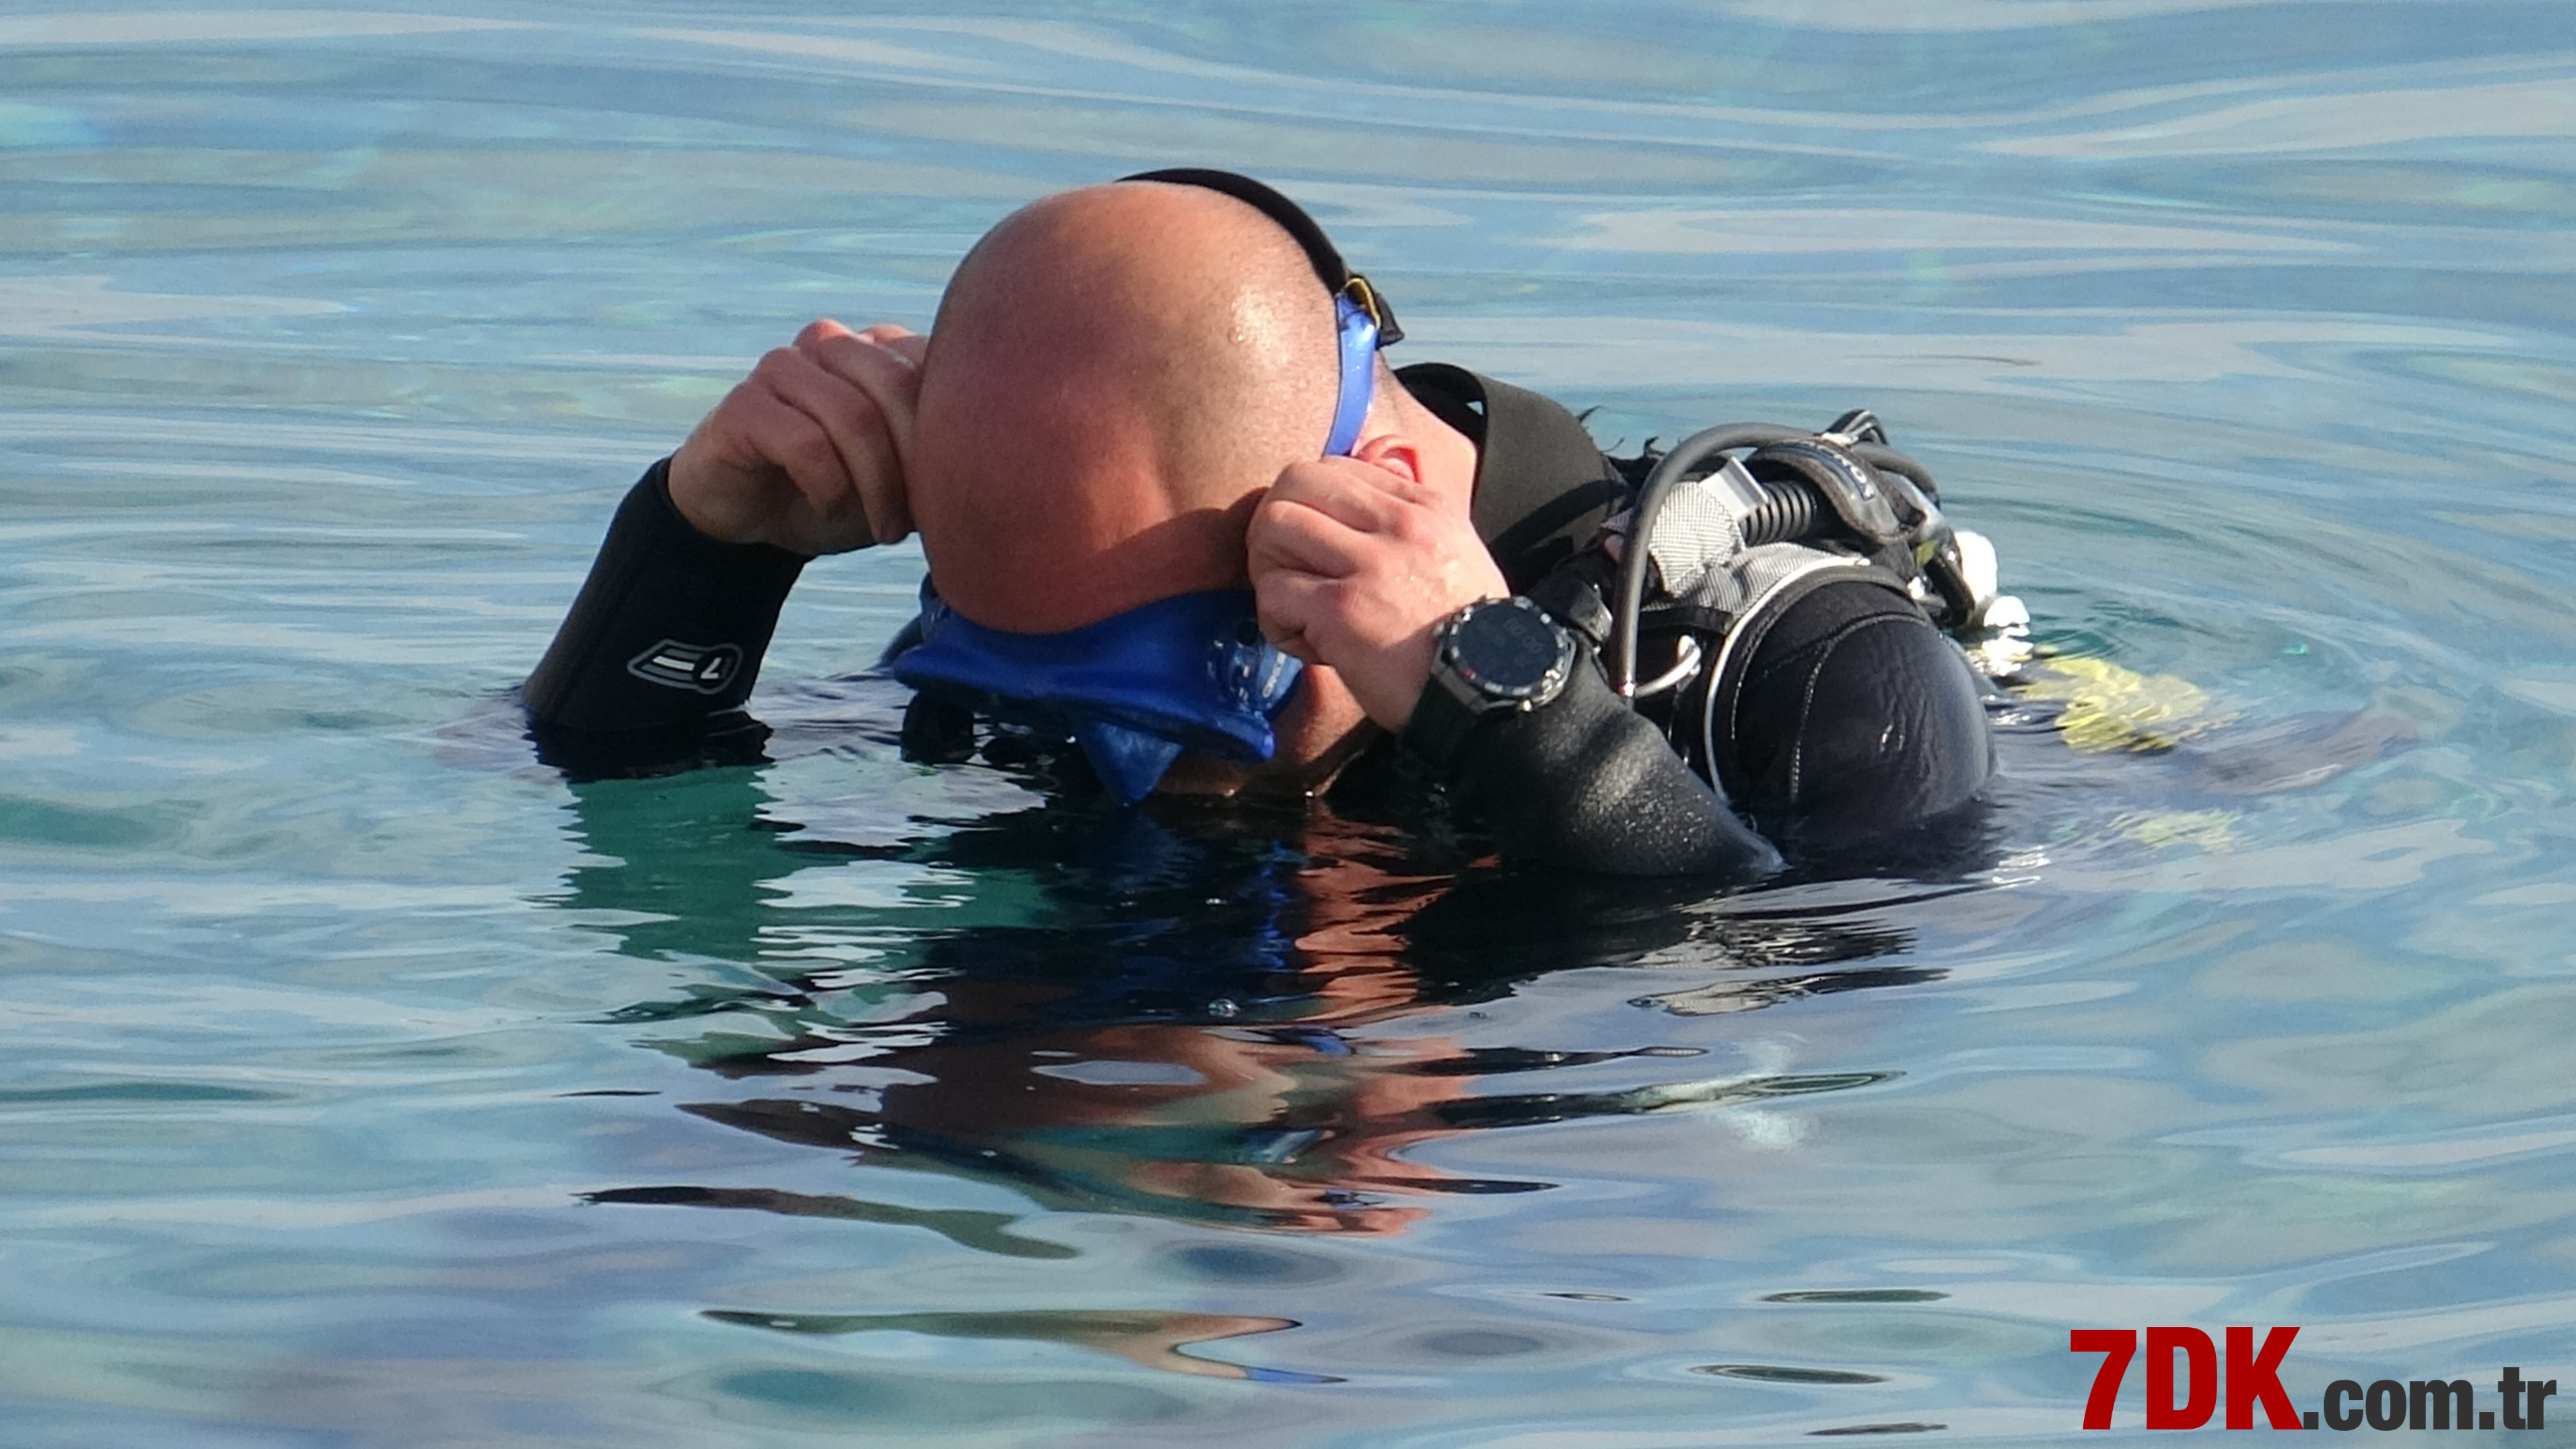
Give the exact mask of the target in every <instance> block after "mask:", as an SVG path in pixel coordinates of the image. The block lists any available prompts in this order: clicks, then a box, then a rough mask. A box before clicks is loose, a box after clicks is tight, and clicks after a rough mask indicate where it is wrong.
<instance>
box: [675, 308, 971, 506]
mask: <svg viewBox="0 0 2576 1449" xmlns="http://www.w3.org/2000/svg"><path fill="white" fill-rule="evenodd" d="M929 345H930V339H929V338H927V337H922V336H918V335H916V334H914V333H912V332H910V331H907V330H905V329H904V328H901V327H897V326H894V325H892V324H891V323H881V324H879V325H877V326H874V327H871V328H869V329H867V330H866V331H864V332H852V331H851V330H850V329H849V328H847V327H844V326H842V325H841V324H840V323H838V322H834V321H832V320H830V319H829V318H825V319H821V320H818V321H815V322H812V323H809V324H807V325H806V328H805V330H804V331H802V332H799V333H797V334H796V341H795V343H794V345H792V346H788V347H781V348H778V349H777V350H775V351H773V352H771V353H770V354H769V355H767V356H765V357H763V358H761V359H760V363H759V365H758V366H756V367H754V368H753V369H752V370H751V375H750V376H749V377H746V378H744V379H743V380H742V381H741V382H740V383H739V384H737V385H736V386H735V387H734V390H733V391H731V392H729V393H726V394H725V397H724V401H722V402H720V403H717V404H716V406H715V411H713V412H711V413H708V414H707V416H706V419H705V421H703V422H701V423H699V424H698V426H697V430H696V431H695V432H692V433H690V434H689V440H688V441H687V442H685V443H682V444H681V445H680V450H679V451H678V452H676V453H673V454H672V455H671V502H672V504H673V505H674V506H675V507H677V508H678V509H679V510H680V516H681V517H683V518H685V519H687V520H688V521H689V526H690V527H692V528H695V529H696V530H697V531H698V532H700V533H703V534H705V535H706V536H707V537H709V538H712V539H716V540H718V541H719V542H723V543H766V544H774V545H776V546H777V547H779V548H783V549H786V550H788V551H789V552H791V553H801V554H805V555H807V556H808V557H811V556H813V555H816V554H826V553H846V552H848V551H849V550H851V549H854V548H865V547H867V546H868V545H869V544H871V543H893V542H896V541H897V540H899V539H901V538H902V537H903V536H904V535H905V534H908V533H910V532H912V508H911V505H910V503H909V502H908V501H907V500H906V498H905V495H904V482H903V475H904V459H905V457H906V456H908V455H909V454H910V453H911V451H912V422H913V411H914V403H915V400H916V399H917V398H918V397H919V396H920V393H921V355H922V351H923V349H924V348H926V347H928V346H929Z"/></svg>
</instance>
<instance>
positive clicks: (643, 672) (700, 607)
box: [525, 458, 805, 734]
mask: <svg viewBox="0 0 2576 1449" xmlns="http://www.w3.org/2000/svg"><path fill="white" fill-rule="evenodd" d="M670 467H671V460H670V459H668V458H665V459H663V460H662V461H661V462H659V463H656V464H654V465H653V466H652V467H651V468H650V469H648V470H646V472H645V474H644V477H643V478H642V480H640V481H639V482H637V483H636V485H635V487H634V488H633V489H632V490H630V491H629V492H628V493H627V495H626V501H625V502H623V503H621V504H619V505H618V509H617V516H616V518H615V519H614V520H613V521H611V522H610V524H609V525H608V538H607V540H606V541H605V542H604V543H602V544H601V545H600V547H599V558H598V560H597V561H596V562H594V563H593V564H592V565H591V566H590V577H589V579H588V580H587V581H585V582H584V583H583V584H582V586H581V593H580V595H579V596H578V597H576V598H575V599H574V600H573V605H572V612H571V613H570V614H569V615H567V616H566V617H565V619H564V621H563V627H562V628H561V629H558V630H556V631H555V642H554V645H553V647H551V648H549V649H548V650H546V657H545V658H544V659H543V660H542V661H540V662H539V663H538V665H537V671H536V673H534V674H532V675H530V676H529V677H528V683H527V688H526V690H525V697H526V700H527V705H528V714H529V717H530V719H531V720H533V721H534V722H535V723H536V724H538V725H541V726H552V727H555V728H558V729H567V730H580V731H586V732H593V733H603V734H604V733H615V732H620V731H628V730H667V729H670V728H672V727H673V726H680V725H689V724H694V723H697V722H699V721H703V720H705V719H707V718H709V717H710V716H713V715H718V714H722V713H725V712H726V711H729V710H734V709H739V708H740V707H741V705H742V702H743V700H744V699H745V698H747V697H748V696H749V695H750V694H751V685H752V680H753V678H754V677H755V676H757V675H758V674H759V672H760V658H761V655H762V654H763V653H764V652H766V651H767V650H768V648H769V636H770V634H771V633H772V631H774V630H775V629H776V628H777V627H778V611H779V609H780V607H781V606H782V605H784V604H785V603H786V602H787V591H788V590H789V589H790V588H793V587H794V586H795V583H796V576H797V574H798V573H800V572H801V571H802V570H803V569H804V567H805V559H804V557H803V556H802V555H800V554H793V553H789V552H788V551H786V550H785V549H779V548H772V547H770V546H768V545H767V544H738V543H718V542H716V541H715V540H714V539H711V538H708V537H707V536H706V535H704V534H702V533H700V532H698V531H697V530H696V529H695V528H692V527H690V526H689V522H688V520H687V519H685V518H682V517H681V516H680V511H679V509H678V508H676V507H674V506H673V505H672V502H671V489H670Z"/></svg>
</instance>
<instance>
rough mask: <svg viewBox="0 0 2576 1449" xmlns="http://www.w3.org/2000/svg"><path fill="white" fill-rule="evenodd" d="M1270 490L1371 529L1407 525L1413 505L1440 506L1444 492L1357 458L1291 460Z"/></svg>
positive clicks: (1376, 529)
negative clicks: (1406, 517) (1293, 461)
mask: <svg viewBox="0 0 2576 1449" xmlns="http://www.w3.org/2000/svg"><path fill="white" fill-rule="evenodd" d="M1270 491H1271V493H1272V494H1273V495H1274V496H1278V497H1284V498H1293V499H1296V500H1297V501H1299V502H1301V503H1305V504H1308V505H1310V506H1312V507H1315V508H1319V509H1321V510H1323V511H1324V512H1326V513H1329V514H1331V515H1332V516H1334V517H1335V518H1338V519H1340V520H1341V521H1342V522H1344V523H1346V524H1349V525H1350V526H1351V527H1353V528H1357V529H1363V530H1365V531H1368V532H1371V533H1383V532H1387V531H1389V530H1390V529H1392V528H1396V527H1399V526H1402V525H1403V523H1404V521H1405V515H1406V514H1407V513H1409V512H1411V511H1413V510H1417V509H1419V510H1432V511H1436V510H1438V509H1439V508H1440V506H1441V499H1440V497H1439V495H1438V494H1437V493H1435V492H1434V491H1433V490H1432V489H1431V488H1430V487H1428V486H1427V485H1425V484H1422V483H1420V482H1417V481H1415V480H1414V479H1412V478H1408V477H1406V476H1404V475H1403V474H1401V473H1397V472H1394V471H1392V470H1390V469H1387V468H1382V467H1379V466H1377V465H1376V464H1373V463H1368V462H1363V461H1361V460H1359V459H1356V458H1319V459H1316V460H1314V461H1312V462H1305V463H1292V464H1290V465H1288V467H1286V468H1285V469H1282V470H1281V471H1280V474H1279V478H1278V481H1277V482H1275V483H1273V484H1272V485H1271V489H1270Z"/></svg>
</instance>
